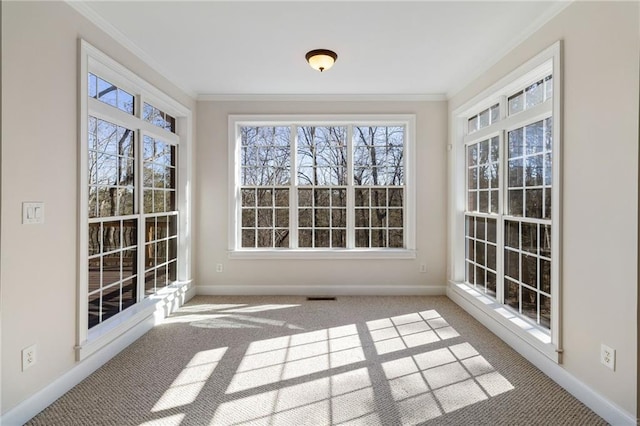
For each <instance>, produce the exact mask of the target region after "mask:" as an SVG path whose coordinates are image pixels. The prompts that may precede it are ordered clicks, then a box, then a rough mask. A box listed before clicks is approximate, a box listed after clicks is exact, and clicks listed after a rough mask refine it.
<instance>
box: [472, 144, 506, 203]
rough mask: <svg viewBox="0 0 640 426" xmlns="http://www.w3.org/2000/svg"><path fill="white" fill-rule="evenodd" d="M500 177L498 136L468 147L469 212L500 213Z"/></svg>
mask: <svg viewBox="0 0 640 426" xmlns="http://www.w3.org/2000/svg"><path fill="white" fill-rule="evenodd" d="M499 176H500V142H499V138H498V136H496V137H493V138H491V139H487V140H484V141H481V142H476V143H473V144H469V145H467V211H470V212H481V213H495V214H497V213H498V209H499V205H500V192H499V190H500V185H499Z"/></svg>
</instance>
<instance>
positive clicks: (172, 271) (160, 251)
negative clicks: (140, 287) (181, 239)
mask: <svg viewBox="0 0 640 426" xmlns="http://www.w3.org/2000/svg"><path fill="white" fill-rule="evenodd" d="M177 223H178V214H177V212H172V214H168V215H154V216H152V217H149V216H146V217H145V245H144V252H145V253H144V269H145V271H144V287H145V297H147V296H149V295H152V294H154V293H156V292H157V291H158V290H160V289H162V288H164V287H166V286H168V285H169V284H171V283H172V282H174V281H175V280H176V275H177V266H178V253H177V247H178V229H177Z"/></svg>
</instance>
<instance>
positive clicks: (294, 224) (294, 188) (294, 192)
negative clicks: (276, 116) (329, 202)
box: [289, 125, 298, 249]
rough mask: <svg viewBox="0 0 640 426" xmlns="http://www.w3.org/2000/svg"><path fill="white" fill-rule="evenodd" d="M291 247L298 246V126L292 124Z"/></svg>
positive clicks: (290, 178) (295, 247) (290, 183)
mask: <svg viewBox="0 0 640 426" xmlns="http://www.w3.org/2000/svg"><path fill="white" fill-rule="evenodd" d="M290 129H291V130H290V132H289V133H290V136H289V138H290V139H289V140H290V153H291V154H290V156H291V167H290V170H291V172H290V176H289V187H290V188H291V189H290V190H289V248H293V249H297V248H298V128H297V126H296V125H291V126H290Z"/></svg>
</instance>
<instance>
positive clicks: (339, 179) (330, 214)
mask: <svg viewBox="0 0 640 426" xmlns="http://www.w3.org/2000/svg"><path fill="white" fill-rule="evenodd" d="M356 132H357V134H356ZM348 135H352V136H349V138H348ZM358 135H359V136H358ZM239 136H240V141H241V143H240V146H239V157H240V158H239V160H240V161H239V164H238V167H237V173H238V175H237V179H239V181H240V182H241V185H240V188H239V190H240V197H239V198H240V202H239V203H238V207H239V208H238V210H237V213H238V222H239V224H240V226H239V232H238V234H237V235H238V237H239V244H238V246H240V247H242V248H293V249H298V248H300V249H315V248H328V249H330V248H354V247H357V248H370V247H375V248H379V247H384V248H403V247H405V242H404V239H405V235H404V232H405V231H404V229H405V228H404V227H405V224H404V214H405V211H404V210H405V206H404V199H405V186H404V143H405V140H404V138H405V127H404V126H371V127H364V126H360V127H358V126H353V125H347V126H298V125H291V126H250V125H247V126H240V127H239ZM348 141H349V142H348ZM292 163H293V164H295V168H294V169H293V170H292ZM292 174H293V175H294V176H295V181H292V180H291V179H290V177H291V175H292ZM286 188H288V189H290V191H289V204H285V203H280V204H276V203H275V202H273V204H269V205H264V206H260V205H257V203H258V201H257V197H258V196H257V192H256V191H259V190H260V189H264V190H266V189H269V190H271V191H274V192H275V191H279V190H280V191H284V189H286ZM356 194H357V195H356ZM365 194H366V195H365ZM363 197H364V198H363ZM356 198H358V201H355V202H358V203H359V204H358V205H357V206H355V205H354V203H355V202H354V200H355V199H356ZM269 199H271V198H270V197H269ZM285 210H288V211H289V217H287V214H286V211H285ZM292 215H294V216H292ZM355 215H357V216H358V218H357V219H356V220H357V221H358V222H357V224H356V226H355V227H354V226H353V225H348V222H349V221H354V219H353V217H354V216H355ZM280 219H281V220H280ZM285 219H288V223H287V224H286V225H285ZM276 221H278V223H277V224H276ZM354 222H355V221H354ZM351 223H353V222H351ZM290 232H292V233H293V234H290Z"/></svg>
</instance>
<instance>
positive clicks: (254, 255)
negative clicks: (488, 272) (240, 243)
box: [229, 249, 416, 260]
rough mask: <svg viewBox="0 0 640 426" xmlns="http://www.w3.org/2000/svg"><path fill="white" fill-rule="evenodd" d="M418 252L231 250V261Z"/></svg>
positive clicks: (394, 255)
mask: <svg viewBox="0 0 640 426" xmlns="http://www.w3.org/2000/svg"><path fill="white" fill-rule="evenodd" d="M415 258H416V251H415V250H409V249H364V250H358V249H326V250H322V249H308V250H292V249H280V250H268V249H264V250H261V249H255V250H231V251H229V259H301V260H323V259H327V260H340V259H342V260H357V259H364V260H371V259H376V260H378V259H415Z"/></svg>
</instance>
